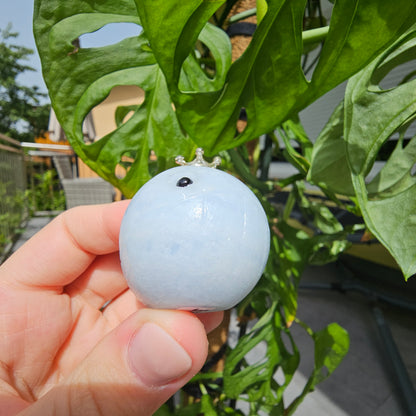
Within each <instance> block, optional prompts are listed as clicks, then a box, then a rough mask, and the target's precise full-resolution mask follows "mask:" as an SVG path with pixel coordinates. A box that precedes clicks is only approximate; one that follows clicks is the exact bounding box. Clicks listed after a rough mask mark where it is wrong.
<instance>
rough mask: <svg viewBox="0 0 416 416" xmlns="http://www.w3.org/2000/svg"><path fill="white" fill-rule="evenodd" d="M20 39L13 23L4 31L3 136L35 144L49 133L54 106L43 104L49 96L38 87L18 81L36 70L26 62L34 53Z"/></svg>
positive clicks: (0, 43) (0, 53)
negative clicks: (19, 42)
mask: <svg viewBox="0 0 416 416" xmlns="http://www.w3.org/2000/svg"><path fill="white" fill-rule="evenodd" d="M17 37H18V33H16V32H12V28H11V24H9V25H8V26H7V27H6V28H5V29H0V133H3V134H7V135H9V136H11V137H13V138H15V139H17V140H21V141H33V139H34V138H35V137H36V136H39V135H41V134H42V133H43V132H44V131H46V130H47V126H48V118H49V111H50V104H42V103H41V100H42V99H43V98H45V97H46V96H47V95H46V94H45V93H42V92H41V91H39V87H38V86H31V87H28V86H24V85H21V84H20V83H19V82H18V76H19V75H20V74H22V73H24V72H27V71H35V69H34V68H32V67H31V66H29V65H27V64H26V62H25V61H27V60H28V58H29V57H30V55H32V54H33V53H34V52H33V50H32V49H29V48H26V47H24V46H19V45H17V44H15V43H14V42H13V40H14V39H15V38H17Z"/></svg>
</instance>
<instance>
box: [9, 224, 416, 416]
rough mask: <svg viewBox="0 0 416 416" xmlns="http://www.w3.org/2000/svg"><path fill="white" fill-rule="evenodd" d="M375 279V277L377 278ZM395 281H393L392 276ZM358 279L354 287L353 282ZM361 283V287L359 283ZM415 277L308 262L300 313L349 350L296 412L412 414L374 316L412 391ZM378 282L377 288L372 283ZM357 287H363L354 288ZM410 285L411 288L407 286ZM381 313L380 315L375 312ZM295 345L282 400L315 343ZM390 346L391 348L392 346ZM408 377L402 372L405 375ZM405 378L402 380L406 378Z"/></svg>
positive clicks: (301, 338)
mask: <svg viewBox="0 0 416 416" xmlns="http://www.w3.org/2000/svg"><path fill="white" fill-rule="evenodd" d="M50 220H51V218H50V217H35V218H32V219H31V220H30V221H29V223H28V224H27V227H26V231H25V232H24V233H23V234H22V235H21V238H20V239H19V241H18V242H17V243H16V245H15V249H17V248H18V247H19V246H20V245H21V244H23V243H24V241H26V240H27V239H28V238H30V237H31V236H32V235H33V234H34V233H35V232H36V231H38V230H39V229H40V228H41V227H43V226H44V225H46V224H47V223H48V222H49V221H50ZM376 281H377V279H376ZM334 282H335V283H337V284H344V286H345V284H347V285H349V286H348V287H350V288H354V289H355V290H347V291H345V292H342V291H339V290H329V289H327V288H325V287H326V286H330V284H332V283H334ZM396 282H397V280H396ZM357 283H358V286H356V284H357ZM362 284H363V286H361V285H362ZM415 284H416V278H415V281H414V282H412V283H411V285H405V284H404V283H403V282H401V281H400V282H399V284H397V285H396V284H394V285H390V284H389V283H386V284H383V285H381V289H380V287H377V285H374V282H370V284H368V282H367V281H365V279H364V281H363V280H361V279H359V280H357V279H355V274H348V272H346V271H345V269H344V268H340V267H339V265H337V264H335V263H332V264H329V265H327V266H324V267H310V268H309V269H308V270H307V272H306V273H305V275H304V278H303V280H302V286H303V288H301V289H300V291H299V312H298V316H299V318H300V319H302V320H304V321H305V322H306V323H307V324H308V325H309V326H310V327H312V328H313V329H314V330H319V329H321V328H323V327H324V326H325V325H327V324H328V323H330V322H337V323H339V324H340V325H341V326H343V327H344V328H345V329H347V330H348V332H349V334H350V342H351V345H350V351H349V354H348V355H347V357H346V358H345V360H344V361H343V363H342V364H341V365H340V367H339V368H338V369H337V370H336V371H335V373H334V374H333V375H332V376H331V377H330V378H329V379H327V380H326V381H324V382H323V383H322V384H320V385H319V386H318V388H317V389H316V390H315V392H313V393H311V394H310V395H309V396H307V398H306V400H305V401H304V402H303V404H302V405H301V406H300V407H299V409H298V410H297V411H296V416H318V415H319V416H347V415H348V416H373V415H375V416H408V415H412V416H413V415H415V414H416V406H415V409H408V408H406V402H405V400H404V399H403V396H402V391H403V387H402V388H400V387H399V384H398V382H397V379H396V377H395V372H394V371H393V367H392V365H391V359H390V358H391V356H392V352H387V350H386V348H385V343H386V341H391V339H389V338H385V337H384V338H383V337H382V336H381V335H380V330H379V327H378V325H377V321H376V319H375V315H374V310H375V309H374V307H376V308H377V309H376V311H378V312H380V311H381V312H382V317H384V319H385V321H386V323H387V324H388V328H389V329H390V330H391V333H392V335H393V343H394V344H395V345H396V346H397V349H398V352H399V353H400V356H401V359H402V361H403V363H404V366H405V368H406V371H407V375H408V376H409V377H410V384H407V387H406V383H405V384H404V386H405V387H404V388H409V391H410V392H411V393H412V392H413V393H414V390H413V389H414V386H416V296H415V293H416V290H415ZM375 286H376V287H375ZM360 287H361V289H362V288H364V289H365V290H364V292H365V293H363V290H357V289H359V288H360ZM374 288H375V289H377V290H384V292H386V293H385V295H386V296H385V297H387V298H388V297H391V298H392V299H393V300H394V299H399V300H401V301H403V300H405V301H406V302H407V304H408V305H410V308H413V310H411V309H410V310H409V309H405V308H402V307H397V306H393V305H392V304H391V303H385V302H377V301H376V298H377V296H375V295H374V294H372V291H373V289H374ZM410 289H411V290H410ZM379 318H380V317H379ZM294 333H295V336H296V339H297V345H298V346H299V348H300V350H301V356H302V360H301V365H300V369H299V371H298V372H297V373H296V375H295V377H294V379H293V381H292V383H291V385H290V386H289V388H288V391H287V394H286V396H285V397H286V399H287V400H290V398H291V397H295V395H296V393H298V392H300V391H301V389H302V388H303V385H304V383H305V380H306V378H307V376H308V374H309V373H310V370H311V363H312V360H313V347H312V345H311V342H310V340H309V337H308V336H307V335H305V333H304V332H303V330H300V329H298V330H295V332H294ZM393 351H394V350H393ZM405 376H406V374H405ZM405 381H406V380H405Z"/></svg>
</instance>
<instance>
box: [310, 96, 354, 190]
mask: <svg viewBox="0 0 416 416" xmlns="http://www.w3.org/2000/svg"><path fill="white" fill-rule="evenodd" d="M307 180H308V181H310V182H312V183H314V184H317V185H319V186H321V187H324V188H326V189H329V190H330V191H332V192H335V193H339V194H341V195H348V196H351V195H354V194H355V192H354V187H353V185H352V181H351V170H350V167H349V165H348V160H347V148H346V142H345V140H344V103H343V102H341V103H340V104H339V105H338V106H337V107H336V109H335V110H334V112H333V114H332V115H331V117H330V119H329V121H328V123H327V124H326V125H325V127H324V128H323V130H322V131H321V133H320V134H319V136H318V138H317V139H316V142H315V145H314V147H313V152H312V160H311V167H310V169H309V172H308V176H307Z"/></svg>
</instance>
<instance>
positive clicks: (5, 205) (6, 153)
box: [0, 134, 27, 253]
mask: <svg viewBox="0 0 416 416" xmlns="http://www.w3.org/2000/svg"><path fill="white" fill-rule="evenodd" d="M26 187H27V185H26V168H25V155H24V152H23V149H22V147H21V144H20V142H18V141H17V140H14V139H11V138H10V137H8V136H5V135H4V134H0V253H1V252H3V251H4V249H5V247H6V246H7V245H8V244H9V243H11V241H12V239H13V236H14V234H15V231H16V229H17V228H18V227H19V225H20V223H21V222H22V220H23V218H24V215H25V202H24V194H25V190H26Z"/></svg>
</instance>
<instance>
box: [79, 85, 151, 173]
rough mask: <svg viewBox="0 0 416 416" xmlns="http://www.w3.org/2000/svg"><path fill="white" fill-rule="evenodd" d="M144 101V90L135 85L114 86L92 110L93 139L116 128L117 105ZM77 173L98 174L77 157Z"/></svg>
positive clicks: (97, 138)
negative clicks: (94, 136) (94, 135)
mask: <svg viewBox="0 0 416 416" xmlns="http://www.w3.org/2000/svg"><path fill="white" fill-rule="evenodd" d="M143 101H144V91H143V90H142V89H141V88H139V87H137V86H135V85H120V86H117V87H114V88H113V89H112V90H111V92H110V94H109V96H108V97H107V98H106V99H105V100H104V101H103V102H102V103H100V104H99V105H98V106H96V107H94V108H93V110H92V118H93V122H94V128H95V134H96V138H95V140H99V139H100V138H101V137H104V136H105V135H106V134H108V133H110V132H111V131H113V130H115V129H116V127H117V126H116V122H115V117H114V115H115V111H116V109H117V107H119V106H126V105H137V104H141V103H142V102H143ZM78 174H79V177H81V178H89V177H94V176H98V175H97V174H96V173H95V172H94V171H93V170H92V169H90V168H89V167H88V166H87V165H86V164H85V163H84V162H83V161H82V160H80V159H78Z"/></svg>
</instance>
